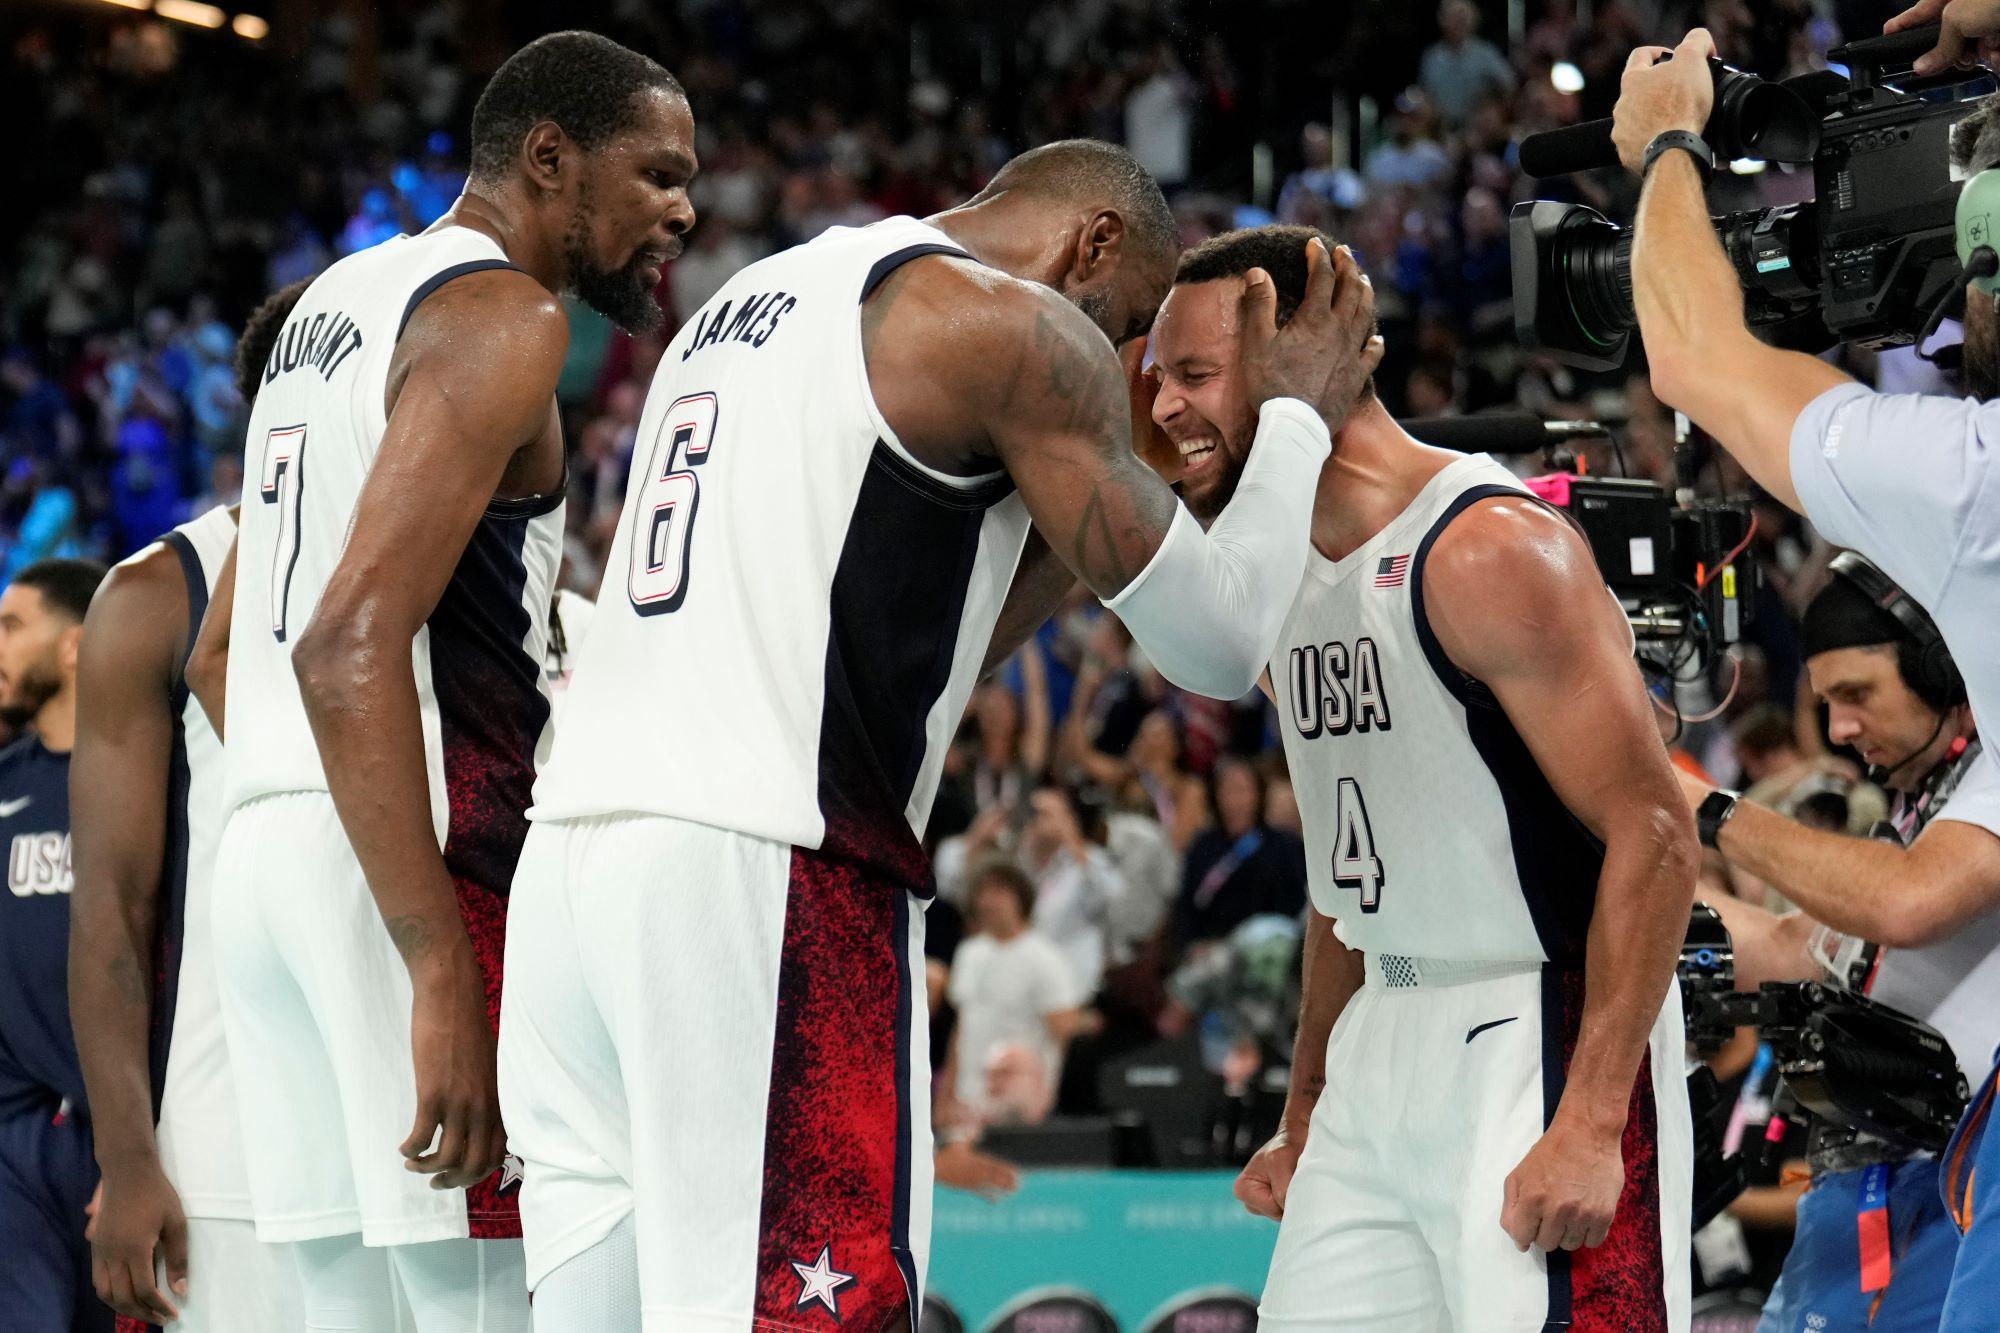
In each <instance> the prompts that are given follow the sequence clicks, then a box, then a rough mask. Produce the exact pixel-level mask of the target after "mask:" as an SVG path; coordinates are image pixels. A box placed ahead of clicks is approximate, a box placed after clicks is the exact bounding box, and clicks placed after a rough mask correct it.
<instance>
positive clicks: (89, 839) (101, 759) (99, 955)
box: [69, 543, 189, 1323]
mask: <svg viewBox="0 0 2000 1333" xmlns="http://www.w3.org/2000/svg"><path fill="white" fill-rule="evenodd" d="M187 621H188V599H187V588H186V580H185V579H184V578H183V577H182V574H181V565H180V561H179V559H178V558H177V557H176V556H175V555H174V553H173V551H172V550H170V549H169V548H168V547H166V546H165V545H163V544H159V543H155V544H154V545H152V546H150V547H147V548H146V549H145V550H144V551H142V552H140V553H139V554H138V555H136V556H134V557H132V558H131V559H130V560H127V561H125V562H124V563H123V564H121V565H119V566H118V567H117V568H116V569H114V570H112V571H111V573H110V574H109V575H108V576H107V577H106V578H105V580H104V583H103V585H102V586H101V587H100V588H99V589H98V591H97V595H96V597H94V598H93V599H92V601H91V604H90V614H89V615H88V616H87V617H86V618H85V620H84V632H83V642H82V645H81V648H80V649H79V652H78V657H77V718H76V749H75V751H74V753H73V755H72V757H71V759H70V811H71V826H72V834H71V847H72V852H73V856H74V858H75V873H76V888H75V890H74V893H73V895H72V897H71V899H70V919H71V929H70V935H69V991H70V1010H71V1021H72V1025H73V1027H74V1028H75V1030H76V1048H77V1055H78V1057H79V1058H80V1059H81V1061H82V1065H83V1077H84V1084H85V1086H86V1088H87V1089H88V1090H89V1093H90V1114H91V1123H92V1130H93V1137H94V1140H95V1146H96V1152H97V1162H98V1166H99V1168H100V1170H101V1171H102V1174H103V1184H102V1187H101V1188H102V1196H101V1203H100V1206H99V1208H98V1211H97V1220H96V1223H95V1225H94V1227H93V1229H92V1233H91V1234H92V1244H91V1277H92V1281H93V1283H94V1285H95V1286H96V1288H97V1294H98V1296H99V1298H100V1299H102V1300H103V1301H104V1302H105V1304H107V1305H109V1306H111V1308H112V1309H114V1310H116V1311H117V1312H118V1313H120V1314H122V1315H129V1316H131V1317H133V1318H136V1319H143V1320H146V1321H148V1322H150V1323H165V1322H167V1321H169V1320H173V1319H176V1318H178V1317H179V1313H180V1312H179V1311H178V1310H177V1309H176V1308H175V1305H174V1302H173V1299H172V1297H171V1296H170V1295H169V1294H168V1292H167V1290H164V1289H163V1288H162V1285H161V1284H160V1283H159V1282H158V1281H157V1278H156V1271H157V1270H156V1267H155V1259H156V1257H157V1258H158V1259H160V1260H164V1262H165V1265H166V1270H167V1283H166V1286H167V1287H170V1288H171V1289H172V1291H173V1292H174V1293H176V1294H182V1295H184V1294H185V1293H186V1291H187V1272H188V1253H187V1218H186V1215H185V1214H184V1213H183V1212H182V1210H181V1202H180V1197H179V1195H178V1194H176V1193H175V1191H174V1187H173V1185H172V1184H171V1183H169V1181H168V1180H167V1177H166V1173H165V1172H164V1171H162V1170H161V1168H160V1156H159V1148H158V1145H157V1143H156V1142H155V1140H154V1138H153V1093H152V1077H151V1072H150V1063H149V1060H148V1049H147V1048H148V1041H149V1036H150V1031H151V1020H152V1003H153V965H152V958H153V946H154V939H155V934H156V931H157V926H158V921H157V918H158V913H159V895H160V872H161V868H162V866H163V864H164V858H165V854H166V836H167V829H166V825H167V795H168V771H169V767H170V764H171V759H172V755H173V744H174V711H173V688H174V683H175V680H176V676H177V673H178V671H179V667H180V660H181V654H182V652H183V651H184V650H185V648H186V645H187V641H188V633H189V626H188V623H187Z"/></svg>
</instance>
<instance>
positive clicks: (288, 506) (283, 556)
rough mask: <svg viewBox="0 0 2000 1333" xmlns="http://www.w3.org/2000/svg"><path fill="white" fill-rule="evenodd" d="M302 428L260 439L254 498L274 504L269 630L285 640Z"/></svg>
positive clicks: (302, 482) (295, 549)
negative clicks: (275, 535)
mask: <svg viewBox="0 0 2000 1333" xmlns="http://www.w3.org/2000/svg"><path fill="white" fill-rule="evenodd" d="M305 467H306V428H305V427H304V426H281V427H279V428H278V429H276V430H274V431H272V432H271V434H270V437H269V438H268V439H267V440H266V441H265V442H264V472H263V475H262V477H261V478H260V479H259V483H258V487H257V495H258V498H259V499H261V500H263V502H264V503H265V504H267V505H276V506H278V540H277V541H276V542H275V543H273V545H272V548H271V633H272V635H273V636H274V637H275V638H276V639H277V640H278V642H279V643H283V642H284V641H285V628H286V626H285V617H286V612H287V611H288V609H289V603H290V601H291V596H292V570H293V569H295V568H296V567H297V566H298V563H299V515H300V513H301V512H302V510H301V508H300V505H301V503H302V502H303V500H304V498H305V489H306V472H305Z"/></svg>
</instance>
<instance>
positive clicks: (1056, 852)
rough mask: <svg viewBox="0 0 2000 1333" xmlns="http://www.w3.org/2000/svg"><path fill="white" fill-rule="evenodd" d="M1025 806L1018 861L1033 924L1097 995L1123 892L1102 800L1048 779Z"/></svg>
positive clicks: (1084, 988) (1080, 983) (1089, 992)
mask: <svg viewBox="0 0 2000 1333" xmlns="http://www.w3.org/2000/svg"><path fill="white" fill-rule="evenodd" d="M1029 810H1030V811H1031V813H1030V816H1029V819H1028V826H1027V828H1025V829H1024V830H1023V831H1022V834H1021V864H1022V866H1023V868H1025V869H1026V870H1027V872H1028V874H1029V876H1030V877H1031V878H1032V879H1033V880H1034V882H1035V914H1034V927H1035V929H1036V930H1037V931H1038V932H1040V933H1041V934H1042V935H1043V936H1044V937H1046V938H1047V939H1048V940H1049V941H1050V942H1051V943H1052V944H1054V945H1055V946H1056V947H1057V948H1058V949H1060V950H1061V951H1062V954H1063V957H1064V958H1065V959H1066V960H1067V961H1068V964H1069V970H1070V975H1071V976H1072V977H1074V978H1075V979H1076V982H1077V984H1078V986H1079V987H1081V990H1082V993H1083V994H1085V995H1095V994H1096V993H1097V983H1098V981H1099V980H1100V979H1101V978H1102V977H1103V975H1104V964H1105V957H1106V954H1105V940H1106V935H1107V933H1108V932H1107V926H1108V924H1109V922H1110V919H1111V912H1112V905H1113V904H1114V903H1117V902H1118V901H1119V900H1121V899H1122V898H1124V897H1125V895H1126V893H1127V891H1128V886H1127V884H1126V881H1125V876H1124V873H1123V872H1122V871H1120V870H1119V868H1118V863H1117V862H1115V861H1113V860H1112V859H1111V853H1110V851H1109V850H1108V849H1107V848H1106V847H1105V842H1106V839H1107V838H1108V837H1109V829H1108V827H1107V825H1106V822H1105V812H1104V807H1103V805H1102V804H1101V802H1100V801H1099V800H1098V799H1097V798H1096V796H1095V794H1094V793H1090V794H1087V793H1085V792H1083V791H1080V790H1078V789H1077V788H1075V787H1052V786H1045V787H1042V788H1039V789H1038V790H1037V791H1036V792H1035V794H1034V795H1033V796H1032V797H1030V798H1029Z"/></svg>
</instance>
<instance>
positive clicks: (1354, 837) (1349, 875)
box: [1333, 778, 1389, 912]
mask: <svg viewBox="0 0 2000 1333" xmlns="http://www.w3.org/2000/svg"><path fill="white" fill-rule="evenodd" d="M1333 829H1334V833H1333V883H1334V887H1336V888H1341V889H1356V890H1359V891H1360V894H1361V910H1362V911H1364V912H1373V911H1377V910H1379V909H1380V908H1381V906H1382V886H1383V885H1384V884H1386V883H1388V882H1389V875H1388V872H1387V871H1385V870H1383V869H1382V858H1381V857H1379V856H1377V855H1375V830H1374V829H1372V828H1370V827H1369V825H1368V805H1367V803H1366V802H1365V801H1363V800H1362V799H1361V784H1360V783H1358V782H1356V781H1355V780H1354V779H1353V778H1342V779H1341V780H1340V787H1339V789H1338V791H1337V793H1336V796H1335V800H1334V809H1333Z"/></svg>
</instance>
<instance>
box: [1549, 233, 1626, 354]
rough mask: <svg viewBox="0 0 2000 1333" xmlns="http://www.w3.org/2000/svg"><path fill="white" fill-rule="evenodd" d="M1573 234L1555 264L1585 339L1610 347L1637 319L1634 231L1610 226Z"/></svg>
mask: <svg viewBox="0 0 2000 1333" xmlns="http://www.w3.org/2000/svg"><path fill="white" fill-rule="evenodd" d="M1569 232H1570V234H1569V235H1568V236H1566V237H1565V238H1564V240H1565V241H1566V242H1567V244H1565V245H1564V246H1563V247H1562V249H1561V250H1560V251H1558V252H1557V256H1556V263H1557V265H1558V272H1559V274H1560V276H1561V282H1562V288H1563V293H1564V295H1565V296H1567V297H1568V298H1569V308H1570V313H1571V314H1572V315H1573V316H1574V317H1575V319H1576V327H1577V330H1578V331H1579V332H1580V333H1582V334H1583V336H1584V337H1586V338H1588V339H1589V340H1590V341H1591V342H1592V343H1594V344H1596V345H1597V346H1599V347H1610V346H1611V345H1613V344H1614V343H1616V342H1617V341H1618V339H1619V338H1620V337H1621V336H1622V335H1624V334H1625V333H1626V332H1628V331H1629V330H1630V329H1631V328H1632V326H1633V325H1634V324H1635V323H1637V322H1638V321H1637V316H1636V315H1635V314H1634V313H1633V310H1632V233H1631V232H1629V231H1620V230H1618V229H1616V228H1614V227H1611V226H1609V225H1603V226H1590V227H1581V226H1579V227H1573V228H1570V229H1569Z"/></svg>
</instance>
